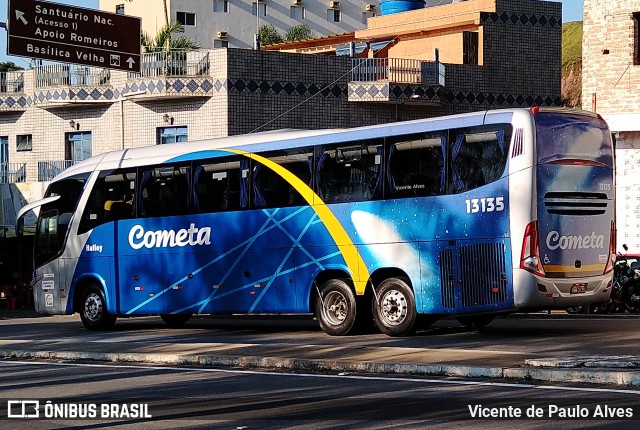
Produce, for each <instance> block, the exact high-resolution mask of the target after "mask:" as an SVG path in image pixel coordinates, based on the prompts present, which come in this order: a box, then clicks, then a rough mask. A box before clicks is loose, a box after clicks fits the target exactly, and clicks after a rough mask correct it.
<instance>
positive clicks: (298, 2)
mask: <svg viewBox="0 0 640 430" xmlns="http://www.w3.org/2000/svg"><path fill="white" fill-rule="evenodd" d="M293 5H294V6H302V0H293Z"/></svg>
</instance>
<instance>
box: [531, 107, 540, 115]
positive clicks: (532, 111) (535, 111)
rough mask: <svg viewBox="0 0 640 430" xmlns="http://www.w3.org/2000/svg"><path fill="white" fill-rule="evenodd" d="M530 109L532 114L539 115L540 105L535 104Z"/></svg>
mask: <svg viewBox="0 0 640 430" xmlns="http://www.w3.org/2000/svg"><path fill="white" fill-rule="evenodd" d="M529 110H530V111H531V115H533V116H536V115H538V112H539V111H540V106H534V107H532V108H531V109H529Z"/></svg>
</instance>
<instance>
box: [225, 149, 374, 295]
mask: <svg viewBox="0 0 640 430" xmlns="http://www.w3.org/2000/svg"><path fill="white" fill-rule="evenodd" d="M225 151H229V152H232V153H234V154H238V155H244V156H246V157H249V158H251V159H253V160H256V161H258V162H259V163H261V164H263V165H265V166H266V167H268V168H269V169H271V170H273V171H274V172H275V173H277V174H278V175H280V176H281V177H282V178H283V179H284V180H285V181H287V182H288V183H289V184H290V185H291V186H292V187H293V188H295V189H296V190H297V191H298V192H299V193H300V195H302V197H303V198H304V199H305V201H306V202H307V203H308V204H309V206H311V208H313V210H314V211H315V212H316V214H317V215H318V217H319V218H320V220H321V221H322V223H323V224H324V226H325V227H326V228H327V230H328V231H329V234H330V235H331V237H332V238H333V241H334V242H335V243H336V245H337V246H338V249H339V250H340V252H341V253H342V256H343V258H344V260H345V262H346V263H347V267H348V268H349V271H350V272H351V279H352V280H353V284H354V286H355V289H356V294H364V290H365V287H366V285H367V281H368V280H369V270H368V269H367V266H366V264H365V263H364V260H363V259H362V256H361V255H360V253H359V252H358V249H357V248H356V246H355V245H354V244H353V242H352V241H351V238H350V237H349V235H348V234H347V232H346V231H345V229H344V227H342V224H340V221H338V218H336V216H335V215H334V214H333V212H331V210H330V209H329V207H328V206H327V205H326V203H324V202H323V201H322V199H321V198H320V196H318V195H317V194H316V193H314V192H313V190H312V189H311V188H310V187H309V185H307V184H305V183H304V182H303V181H301V180H300V178H298V177H297V176H296V175H294V174H293V173H291V172H290V171H288V170H287V169H285V168H284V167H282V166H281V165H279V164H277V163H274V162H273V161H271V160H269V159H268V158H264V157H262V156H260V155H257V154H252V153H250V152H244V151H239V150H237V149H225Z"/></svg>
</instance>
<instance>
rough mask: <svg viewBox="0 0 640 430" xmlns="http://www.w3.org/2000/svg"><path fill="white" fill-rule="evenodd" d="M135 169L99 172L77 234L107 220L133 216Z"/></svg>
mask: <svg viewBox="0 0 640 430" xmlns="http://www.w3.org/2000/svg"><path fill="white" fill-rule="evenodd" d="M135 186H136V169H122V170H109V171H104V172H100V175H99V176H98V179H96V182H95V184H94V185H93V189H92V190H91V193H90V194H89V199H88V200H87V203H86V205H85V208H84V213H83V214H82V219H81V220H80V226H79V227H78V234H82V233H86V232H87V231H89V230H91V229H93V228H95V227H98V226H99V225H102V224H104V223H106V222H109V221H117V220H121V219H131V218H134V217H135V210H134V206H133V205H134V196H135Z"/></svg>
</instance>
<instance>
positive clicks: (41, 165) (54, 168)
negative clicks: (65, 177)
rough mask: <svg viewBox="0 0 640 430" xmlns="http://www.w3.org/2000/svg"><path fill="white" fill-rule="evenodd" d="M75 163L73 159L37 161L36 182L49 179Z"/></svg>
mask: <svg viewBox="0 0 640 430" xmlns="http://www.w3.org/2000/svg"><path fill="white" fill-rule="evenodd" d="M74 164H76V162H75V161H73V160H53V161H38V182H44V181H50V180H52V179H53V178H54V177H55V176H56V175H57V174H58V173H60V172H62V171H63V170H64V169H66V168H68V167H71V166H73V165H74Z"/></svg>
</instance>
